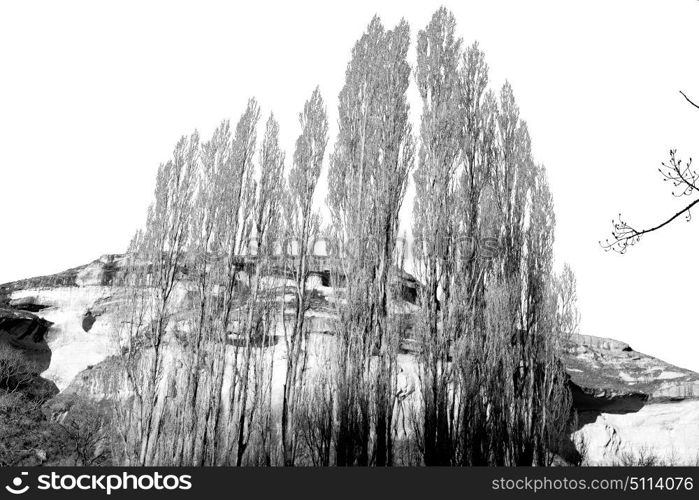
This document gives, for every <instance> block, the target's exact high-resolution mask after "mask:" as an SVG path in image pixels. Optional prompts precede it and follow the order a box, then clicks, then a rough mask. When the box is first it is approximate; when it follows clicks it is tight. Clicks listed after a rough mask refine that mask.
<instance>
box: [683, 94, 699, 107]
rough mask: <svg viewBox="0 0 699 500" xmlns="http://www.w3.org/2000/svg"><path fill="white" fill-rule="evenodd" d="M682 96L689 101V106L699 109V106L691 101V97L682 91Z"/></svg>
mask: <svg viewBox="0 0 699 500" xmlns="http://www.w3.org/2000/svg"><path fill="white" fill-rule="evenodd" d="M680 94H682V97H684V98H685V99H686V100H687V102H688V103H689V104H691V105H692V106H694V107H695V108H697V109H699V105H698V104H695V103H694V102H692V100H691V99H690V98H689V97H687V94H685V93H684V92H682V91H681V90H680Z"/></svg>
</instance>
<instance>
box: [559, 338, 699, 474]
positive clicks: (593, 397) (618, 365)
mask: <svg viewBox="0 0 699 500" xmlns="http://www.w3.org/2000/svg"><path fill="white" fill-rule="evenodd" d="M566 367H567V370H568V374H569V375H570V377H571V388H572V391H573V398H574V406H575V408H576V410H577V412H578V419H579V420H578V421H579V429H578V430H577V431H576V432H575V433H574V435H573V438H572V439H573V442H574V443H576V445H577V447H578V449H584V451H585V455H586V461H587V462H588V463H589V464H591V465H612V464H622V463H628V464H632V463H637V462H642V461H644V459H645V460H647V459H649V458H655V459H656V460H657V461H659V462H661V463H666V464H677V465H695V464H696V463H697V459H698V458H699V457H698V456H697V454H698V453H699V374H697V373H694V372H692V371H690V370H685V369H683V368H679V367H676V366H673V365H670V364H668V363H665V362H664V361H661V360H659V359H656V358H653V357H651V356H647V355H645V354H642V353H639V352H636V351H634V350H633V349H632V348H631V347H630V346H629V345H627V344H624V343H622V342H618V341H615V340H612V339H605V338H601V337H592V336H589V335H586V336H583V335H580V336H576V337H574V338H572V339H571V343H570V345H569V347H568V356H567V359H566Z"/></svg>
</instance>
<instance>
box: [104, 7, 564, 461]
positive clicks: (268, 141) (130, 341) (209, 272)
mask: <svg viewBox="0 0 699 500" xmlns="http://www.w3.org/2000/svg"><path fill="white" fill-rule="evenodd" d="M409 46H410V30H409V27H408V24H407V23H406V22H405V21H401V22H400V23H399V24H398V25H397V26H396V27H394V28H393V29H390V30H389V29H386V28H384V26H383V25H382V23H381V21H380V20H379V18H378V17H376V18H374V19H373V20H372V21H371V23H370V24H369V26H368V28H367V30H366V32H365V33H364V34H363V36H362V37H361V38H360V40H359V41H358V42H357V43H356V44H355V46H354V48H353V50H352V57H351V61H350V63H349V65H348V67H347V71H346V76H345V85H344V87H343V89H342V91H341V92H340V95H339V106H338V135H337V139H336V142H335V144H334V148H333V149H332V151H329V155H326V148H327V145H328V119H327V115H326V108H325V104H324V102H323V99H322V97H321V95H320V92H319V91H318V90H317V89H316V90H315V91H314V92H313V93H312V95H311V97H310V99H309V100H308V101H307V102H306V104H305V105H304V107H303V111H302V112H301V113H300V115H299V121H300V134H299V136H298V139H297V141H296V146H295V150H294V152H293V157H292V159H291V162H290V166H288V167H287V161H286V158H285V153H284V151H283V150H282V148H281V147H280V145H279V126H278V124H277V122H276V120H275V118H274V116H273V115H270V116H269V118H268V119H267V121H266V126H265V127H264V135H263V137H262V140H261V144H260V145H259V147H258V137H257V128H258V122H259V120H260V109H259V106H258V105H257V103H256V101H255V100H254V99H253V100H250V101H249V102H248V105H247V108H246V110H245V112H244V113H243V115H242V116H241V118H240V120H239V121H238V123H237V125H236V126H235V128H234V129H231V126H230V124H229V123H228V122H227V121H224V122H223V123H222V124H221V125H220V126H219V127H218V128H217V129H216V130H215V132H214V133H213V136H212V137H211V138H210V139H209V140H208V141H206V142H202V141H201V139H200V137H199V135H198V134H197V133H194V134H192V135H191V136H190V137H183V138H182V139H181V140H180V141H179V142H178V144H177V146H176V148H175V150H174V153H173V157H172V158H171V160H170V161H168V162H167V163H165V164H163V165H161V166H160V168H159V170H158V176H157V182H156V189H155V201H154V202H153V204H152V206H151V208H150V209H149V213H148V218H147V224H146V226H145V229H144V230H143V231H141V232H139V233H138V234H137V235H136V237H135V238H134V240H133V242H132V245H131V248H130V251H129V260H128V262H129V267H128V273H127V274H126V277H125V283H126V284H127V285H128V286H127V287H125V289H126V290H127V291H128V294H127V295H128V296H127V297H126V299H125V300H124V301H123V307H122V308H121V314H122V316H123V317H122V318H121V321H120V322H119V329H120V331H119V339H120V344H121V356H120V362H121V363H122V366H123V373H124V375H123V379H124V380H123V381H122V383H123V384H126V388H127V390H126V391H125V393H126V395H124V396H123V397H122V398H121V399H120V402H119V404H117V405H116V409H115V411H116V417H117V418H115V419H114V422H116V426H117V431H118V432H117V433H116V435H117V436H118V439H116V440H115V441H116V442H115V448H116V449H117V455H118V456H119V457H121V460H122V461H123V462H124V463H127V464H134V465H246V464H247V465H251V464H252V465H274V464H284V465H294V464H314V465H332V464H337V465H379V466H384V465H395V464H405V463H424V464H426V465H487V464H492V465H515V464H517V465H519V464H529V465H530V464H548V463H550V462H551V460H552V459H553V457H554V456H555V455H556V453H557V451H558V448H559V446H560V444H561V441H562V440H564V439H565V434H566V432H567V430H568V427H567V426H568V422H569V416H570V396H569V393H568V389H567V379H566V374H565V370H564V367H563V366H562V364H561V358H560V356H561V353H562V349H563V347H564V346H563V344H564V342H565V335H566V334H567V333H569V332H571V331H573V330H574V329H575V320H576V313H575V310H574V303H573V299H574V277H573V276H572V273H571V272H570V270H569V269H568V268H565V271H564V272H563V274H562V275H561V276H557V275H555V273H554V272H553V270H552V244H553V232H554V215H553V203H552V199H551V194H550V192H549V189H548V185H547V181H546V173H545V170H544V168H543V167H542V166H539V165H537V164H535V162H534V161H533V159H532V154H531V148H530V139H529V135H528V132H527V127H526V124H525V123H524V122H523V121H522V120H521V119H520V118H519V111H518V108H517V105H516V103H515V100H514V97H513V93H512V89H511V88H510V86H509V84H505V85H504V87H503V88H502V90H501V92H500V95H499V96H497V95H496V94H495V93H493V91H491V90H489V89H488V67H487V65H486V63H485V61H484V56H483V53H482V52H481V51H480V50H479V48H478V45H477V44H474V45H472V46H470V47H466V48H464V47H463V45H462V41H461V39H459V38H458V37H457V36H456V34H455V21H454V18H453V16H452V14H451V13H449V12H448V11H447V10H445V9H443V8H442V9H440V10H438V11H437V12H436V13H435V14H434V15H433V17H432V19H431V21H430V23H429V24H428V26H427V27H426V28H425V29H424V30H422V31H420V32H419V33H418V43H417V65H416V67H415V69H414V70H413V69H412V68H411V65H410V64H409V61H408V50H409ZM411 81H415V82H416V84H417V88H418V90H419V95H420V97H421V101H422V116H421V120H420V127H419V133H418V134H414V133H413V130H412V125H411V122H410V119H409V114H410V107H409V103H408V99H407V92H408V88H409V86H410V84H411ZM326 156H329V169H328V181H327V184H328V185H327V197H326V202H327V208H328V209H329V210H328V212H329V214H330V216H329V217H327V218H326V219H327V220H322V218H321V217H320V215H319V213H318V211H317V210H316V209H314V200H315V199H316V198H317V197H318V196H317V193H316V191H318V189H317V188H318V184H319V179H320V177H321V170H322V167H323V165H324V161H325V159H326ZM411 173H412V176H413V183H414V186H415V197H414V206H413V220H412V232H413V238H414V242H415V243H414V247H413V253H414V256H413V260H414V261H413V263H412V265H413V269H414V272H415V274H416V275H417V277H418V279H419V281H420V282H421V286H420V288H419V293H418V304H419V308H420V309H419V312H417V313H415V314H414V315H413V317H414V319H413V321H412V325H411V328H410V329H406V325H405V318H404V317H403V315H400V314H396V304H397V303H398V300H397V297H396V296H395V294H396V293H397V290H396V287H395V286H393V284H394V283H395V282H396V279H395V278H396V273H398V272H400V271H399V269H400V267H401V265H402V259H401V257H400V255H399V254H400V251H399V248H398V234H399V226H400V217H399V214H400V212H401V207H402V206H403V201H404V198H405V194H406V190H407V187H408V182H409V179H410V176H411ZM321 234H322V235H323V236H324V237H326V238H328V239H330V240H331V241H332V242H333V247H334V248H335V249H337V250H338V251H337V252H336V253H335V256H336V257H337V256H340V257H339V258H335V259H332V261H331V262H332V281H333V286H334V288H335V290H337V291H338V296H339V297H341V298H340V299H339V300H336V301H335V307H336V309H337V311H336V312H337V318H338V319H337V321H336V322H335V327H334V335H333V339H334V348H333V349H331V350H330V351H328V352H327V353H326V354H325V357H324V358H323V359H320V358H318V359H316V360H315V361H314V363H315V365H316V366H317V367H318V366H320V367H322V368H321V369H316V370H315V372H316V373H315V374H313V375H311V374H310V370H308V366H309V358H310V357H311V355H310V354H309V351H310V348H309V336H308V324H307V323H308V322H307V317H306V316H307V315H306V313H307V311H308V309H309V307H310V300H311V298H310V293H309V290H308V286H307V282H308V277H309V272H310V271H311V267H312V263H311V258H312V257H313V249H314V246H315V242H316V240H317V239H318V237H319V236H320V235H321ZM251 240H254V241H255V242H256V245H255V246H256V248H255V251H254V252H252V251H251V248H250V242H251ZM280 241H293V242H294V248H293V252H280V248H281V247H283V246H284V244H281V247H280V243H279V242H280ZM484 241H491V242H496V243H497V244H496V245H495V246H493V247H492V248H491V251H490V252H487V253H486V252H483V251H482V245H479V244H474V243H478V242H484ZM275 276H276V277H279V276H282V277H285V278H286V279H282V280H281V283H282V284H281V286H275V283H276V284H277V285H279V283H278V282H275V281H274V277H275ZM289 283H293V285H292V286H290V285H289ZM340 292H341V294H340ZM289 295H291V297H292V298H291V300H289V297H288V296H289ZM289 304H291V305H292V309H293V312H292V313H291V314H289V311H288V309H289ZM279 332H282V333H281V335H280V334H279ZM406 335H407V336H410V337H412V339H413V340H416V341H417V344H418V345H419V346H420V348H419V349H418V351H419V353H418V354H417V355H416V359H417V366H419V369H418V370H417V371H418V386H419V387H418V390H417V391H416V392H415V394H414V395H413V397H412V399H411V401H412V403H411V404H409V405H405V406H406V407H403V404H404V403H405V402H404V401H403V400H402V399H400V398H399V396H398V394H399V393H400V388H399V387H398V385H399V383H398V380H399V374H400V373H401V371H402V368H401V367H400V366H399V364H398V355H399V352H400V344H401V340H402V338H403V337H405V336H406ZM279 337H281V342H282V343H283V348H284V349H285V356H283V358H281V359H282V363H283V364H284V366H282V367H279V366H277V367H275V366H274V363H275V359H277V358H275V356H271V355H269V351H270V350H273V349H276V348H279V347H276V346H275V343H276V342H277V339H278V338H279ZM277 362H279V360H278V359H277ZM275 370H276V371H277V372H278V371H279V370H281V373H283V382H282V383H283V387H282V389H281V408H280V409H279V411H277V410H275V409H274V408H273V397H272V393H273V378H274V377H273V374H274V373H275ZM123 384H122V385H121V386H120V387H124V386H123ZM399 413H402V415H399ZM406 415H407V417H406ZM399 421H400V422H399ZM406 421H407V424H406ZM399 423H400V425H399ZM399 428H400V430H399Z"/></svg>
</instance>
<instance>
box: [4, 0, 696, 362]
mask: <svg viewBox="0 0 699 500" xmlns="http://www.w3.org/2000/svg"><path fill="white" fill-rule="evenodd" d="M441 4H444V5H446V6H447V7H448V8H450V9H451V10H452V11H453V12H454V14H455V15H456V19H457V22H458V31H459V34H460V35H461V36H463V38H464V40H465V42H466V43H467V44H470V43H471V42H472V41H474V40H478V41H480V44H481V48H482V49H483V50H484V51H485V52H486V57H487V61H488V63H489V65H490V68H491V81H492V82H493V84H494V85H495V86H496V87H497V88H499V86H500V85H501V84H502V83H503V81H504V79H505V78H508V79H509V80H510V82H511V83H512V85H513V87H514V90H515V95H516V97H517V100H518V102H519V105H520V109H521V114H522V116H523V118H525V119H526V120H527V122H528V124H529V128H530V133H531V136H532V139H533V146H534V152H535V155H536V158H537V160H538V161H540V162H542V163H544V164H545V165H546V166H547V168H548V170H549V177H550V182H551V187H552V191H553V194H554V197H555V204H556V205H555V206H556V216H557V220H558V227H557V242H556V254H557V259H558V260H559V261H569V262H570V263H571V264H572V265H573V267H574V269H575V271H576V272H577V275H578V281H579V295H580V309H581V313H582V319H583V324H582V328H583V331H584V333H589V334H593V335H602V336H609V337H614V338H617V339H620V340H624V341H627V342H629V343H630V344H631V345H632V346H633V347H634V348H635V349H637V350H639V351H643V352H646V353H648V354H651V355H654V356H656V357H659V358H662V359H664V360H666V361H669V362H673V363H676V364H679V365H681V366H685V367H687V368H692V369H694V370H699V357H697V354H696V353H697V348H698V347H699V338H698V336H697V334H699V331H697V330H698V329H697V326H696V324H697V321H696V320H697V315H696V313H695V308H696V306H697V295H696V292H695V287H694V286H693V285H694V284H695V283H697V281H698V279H699V270H698V269H697V267H696V265H695V261H694V259H695V258H696V256H697V252H699V221H695V222H693V223H689V224H687V223H684V222H678V223H676V224H674V225H673V226H672V227H668V228H666V229H665V230H663V231H662V233H658V234H655V235H652V236H649V237H647V238H646V239H645V240H643V241H642V242H641V243H640V244H639V245H637V246H636V247H634V248H632V249H630V250H629V253H628V254H627V255H624V256H620V255H616V254H612V253H605V252H603V251H602V250H601V249H600V247H599V246H598V240H600V239H602V238H604V237H605V236H606V235H607V234H608V233H609V231H610V230H611V219H612V217H615V216H616V214H618V212H619V211H622V213H623V214H625V215H626V217H627V219H628V220H629V221H631V222H635V221H638V223H639V225H645V224H650V223H654V222H656V221H658V220H659V219H660V218H662V217H663V216H664V215H666V214H668V213H670V212H673V213H674V210H675V209H676V208H677V207H678V203H679V202H681V200H675V199H673V198H672V196H671V195H670V193H669V190H668V187H667V186H666V185H664V184H663V183H662V182H661V181H660V180H659V174H658V172H657V170H656V168H657V166H658V165H659V163H660V162H661V161H662V160H664V159H666V157H667V150H669V148H671V147H676V148H678V149H679V152H680V154H681V155H682V156H687V157H688V156H690V155H691V154H692V152H693V153H694V154H696V155H699V141H698V140H697V130H699V110H696V109H692V108H691V107H690V106H689V105H688V104H687V103H686V102H685V101H684V100H683V99H682V97H681V96H680V95H679V93H678V90H680V89H683V90H685V91H686V92H687V93H688V94H689V95H690V96H694V97H695V98H696V99H697V100H699V65H697V49H698V48H699V30H697V29H696V26H697V21H699V2H697V1H696V0H675V1H673V2H668V1H661V0H656V1H639V0H632V1H619V0H615V1H614V2H610V1H587V2H579V3H575V4H574V3H573V2H560V1H550V2H543V1H540V2H534V1H528V2H521V1H511V2H505V1H492V0H489V1H487V2H486V1H484V0H482V1H478V2H473V1H464V0H454V1H448V0H443V1H440V2H433V1H425V0H421V1H412V2H407V1H400V2H399V1H396V2H388V1H378V0H373V1H357V0H353V1H347V2H329V1H327V0H326V1H317V2H310V1H307V2H306V1H299V0H296V1H293V2H289V1H286V2H283V1H279V2H265V1H256V2H227V3H214V2H202V1H196V2H194V1H192V2H173V1H168V2H111V3H107V2H94V1H89V2H88V1H86V2H70V1H61V2H34V1H23V2H9V1H8V2H3V3H2V4H0V228H1V229H0V283H2V282H6V281H10V280H15V279H20V278H24V277H29V276H34V275H40V274H48V273H54V272H58V271H61V270H63V269H66V268H69V267H72V266H76V265H80V264H84V263H86V262H88V261H91V260H93V259H95V258H97V257H98V256H99V255H101V254H104V253H113V252H122V251H124V250H125V248H126V245H127V244H128V241H129V239H130V237H131V235H132V234H133V232H134V230H135V229H136V228H137V227H138V226H139V225H140V224H142V223H143V221H144V218H145V211H146V207H147V205H148V203H149V202H150V199H151V195H152V190H153V186H154V179H155V172H156V169H157V167H158V164H159V163H160V162H161V161H165V160H167V158H168V156H169V154H170V152H171V151H172V148H173V146H174V144H175V142H176V140H177V139H178V137H179V136H180V135H182V134H185V133H190V132H191V131H192V130H194V129H195V128H197V129H198V130H199V131H200V132H201V133H202V135H203V136H204V137H206V136H208V135H209V134H210V133H211V132H212V131H213V129H214V128H215V126H216V125H217V124H218V123H219V122H220V120H222V119H223V118H230V119H231V120H232V121H233V122H235V121H236V120H237V118H238V116H239V115H240V113H241V111H242V110H243V108H244V106H245V102H246V100H247V98H248V97H250V96H256V97H257V98H258V100H259V101H260V103H261V106H262V108H263V112H264V114H265V115H266V114H268V113H269V111H270V110H273V111H274V113H275V115H276V116H277V118H278V120H279V122H280V126H281V137H282V140H283V142H284V144H285V145H286V146H287V150H288V153H287V158H290V156H291V147H292V145H293V142H294V140H295V137H296V135H297V134H298V127H297V122H296V120H297V114H298V112H299V111H300V109H301V106H302V104H303V102H304V100H305V99H306V98H307V97H308V96H309V95H310V93H311V91H312V90H313V88H314V87H315V85H320V88H321V91H322V93H323V96H324V98H325V100H326V102H327V104H328V111H329V114H330V121H331V125H332V128H331V146H330V147H332V139H333V138H334V133H335V130H336V127H335V121H336V116H337V113H336V106H337V102H336V98H337V94H338V92H339V91H340V88H341V86H342V83H343V78H344V71H345V66H346V64H347V61H348V59H349V54H350V49H351V47H352V45H353V44H354V42H355V40H356V39H357V38H358V37H359V36H360V35H361V33H362V31H363V30H364V28H365V27H366V25H367V24H368V22H369V21H370V19H371V17H372V16H373V14H375V13H378V14H379V15H380V16H381V17H382V19H383V21H384V23H385V24H386V25H393V24H395V23H396V22H397V21H398V20H399V19H400V17H405V18H406V19H407V20H408V21H409V23H410V25H411V28H412V30H413V37H415V35H416V33H417V31H418V30H419V29H421V28H423V27H424V26H425V25H426V24H427V22H428V21H429V18H430V16H431V14H432V12H433V11H434V10H435V9H436V8H437V7H439V5H441ZM411 92H412V94H411V95H412V98H413V102H414V106H415V109H414V111H415V112H416V113H417V111H419V110H418V109H417V104H418V103H417V100H416V99H415V97H416V93H415V89H414V88H413V89H412V91H411ZM416 117H417V115H416ZM264 118H265V119H266V116H264ZM416 127H417V124H416ZM409 203H410V202H409ZM408 208H410V207H408Z"/></svg>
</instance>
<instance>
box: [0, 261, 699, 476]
mask: <svg viewBox="0 0 699 500" xmlns="http://www.w3.org/2000/svg"><path fill="white" fill-rule="evenodd" d="M122 261H123V259H122V257H121V256H118V255H108V256H104V257H102V258H100V259H98V260H96V261H94V262H91V263H89V264H87V265H85V266H81V267H78V268H74V269H70V270H68V271H65V272H63V273H59V274H56V275H52V276H43V277H37V278H30V279H26V280H21V281H17V282H13V283H7V284H5V285H1V286H0V298H2V297H4V299H0V342H5V343H7V344H9V345H11V346H12V347H13V348H14V349H18V350H20V351H22V352H23V353H25V355H26V356H27V357H28V358H31V359H33V360H34V361H35V362H36V363H37V366H40V371H41V375H42V377H43V379H47V380H49V381H51V383H52V384H55V386H56V387H57V389H58V390H60V391H62V392H63V393H64V394H76V395H79V396H85V397H89V398H92V399H96V400H102V399H109V398H113V397H118V395H123V394H124V391H125V383H124V379H123V374H122V373H120V371H119V368H118V363H116V362H115V358H114V357H113V356H114V355H115V354H116V351H117V348H116V345H117V343H116V342H115V337H114V336H115V332H116V328H115V321H116V318H115V314H116V307H117V305H118V304H119V302H120V296H121V294H122V293H123V290H122V289H120V287H119V286H114V284H115V283H116V282H118V279H117V278H118V277H119V275H120V273H121V272H122V269H121V264H122ZM326 274H327V272H326V271H323V270H322V269H318V270H316V271H315V273H314V275H315V277H314V279H312V280H311V283H312V287H313V292H312V297H313V300H312V307H311V310H310V311H309V313H308V315H309V319H310V323H311V330H312V332H311V333H312V335H313V337H314V341H313V344H314V345H315V346H316V347H317V348H321V347H322V346H323V345H324V344H325V343H327V341H328V338H329V335H327V334H328V333H329V332H331V331H332V322H333V320H334V311H333V308H332V307H331V303H332V289H331V288H329V286H327V285H328V284H329V283H328V280H327V278H328V277H327V276H326ZM396 285H397V286H399V289H400V290H401V297H402V300H401V301H400V303H399V304H397V306H396V307H395V310H394V311H393V312H394V314H400V315H402V316H403V317H405V318H406V329H407V330H408V331H409V323H410V317H411V315H412V314H415V313H416V310H417V306H415V304H414V302H415V296H416V290H417V287H418V286H419V285H418V284H417V282H416V281H415V279H414V278H412V277H411V276H409V275H407V274H404V275H401V276H400V278H399V282H398V283H397V284H396ZM3 302H4V303H3ZM402 347H403V350H404V353H403V354H402V355H401V356H400V359H399V362H400V363H401V365H402V367H403V368H404V372H405V374H404V378H405V379H406V380H404V383H405V384H408V385H411V384H413V385H414V383H415V382H414V371H415V360H414V356H413V355H412V354H411V351H412V350H413V347H414V346H413V343H412V342H411V341H410V339H406V340H405V342H404V344H403V346H402ZM273 355H274V356H275V357H279V358H280V360H279V361H280V362H278V363H277V362H275V365H276V366H279V367H281V366H283V365H284V363H283V362H281V361H282V360H283V356H284V352H283V348H280V349H278V350H276V351H275V353H274V354H273ZM566 366H567V370H568V373H569V375H570V386H571V390H572V393H573V397H574V406H575V409H576V412H577V427H576V430H575V432H574V433H573V435H572V436H571V438H572V442H573V443H575V444H576V446H577V448H578V449H579V450H580V451H583V452H584V455H585V457H586V461H587V463H589V464H612V463H622V462H624V461H633V458H634V457H639V458H640V457H647V456H653V457H656V458H658V459H660V460H662V461H664V462H666V463H670V462H672V463H678V464H679V463H683V464H686V463H690V464H694V463H696V461H697V453H698V452H699V374H696V373H694V372H691V371H689V370H685V369H682V368H678V367H675V366H672V365H669V364H667V363H665V362H663V361H661V360H658V359H655V358H653V357H651V356H647V355H645V354H642V353H638V352H636V351H634V350H633V349H632V348H631V347H630V346H628V345H627V344H624V343H622V342H618V341H615V340H612V339H605V338H601V337H593V336H585V335H576V336H573V337H572V338H571V339H570V342H569V344H568V348H567V353H566ZM411 378H412V381H411ZM274 380H275V381H277V382H279V383H280V384H281V383H282V382H281V381H282V380H283V374H282V373H279V374H277V373H275V375H274ZM277 389H279V388H277ZM273 391H274V389H273ZM277 392H278V391H277Z"/></svg>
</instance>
